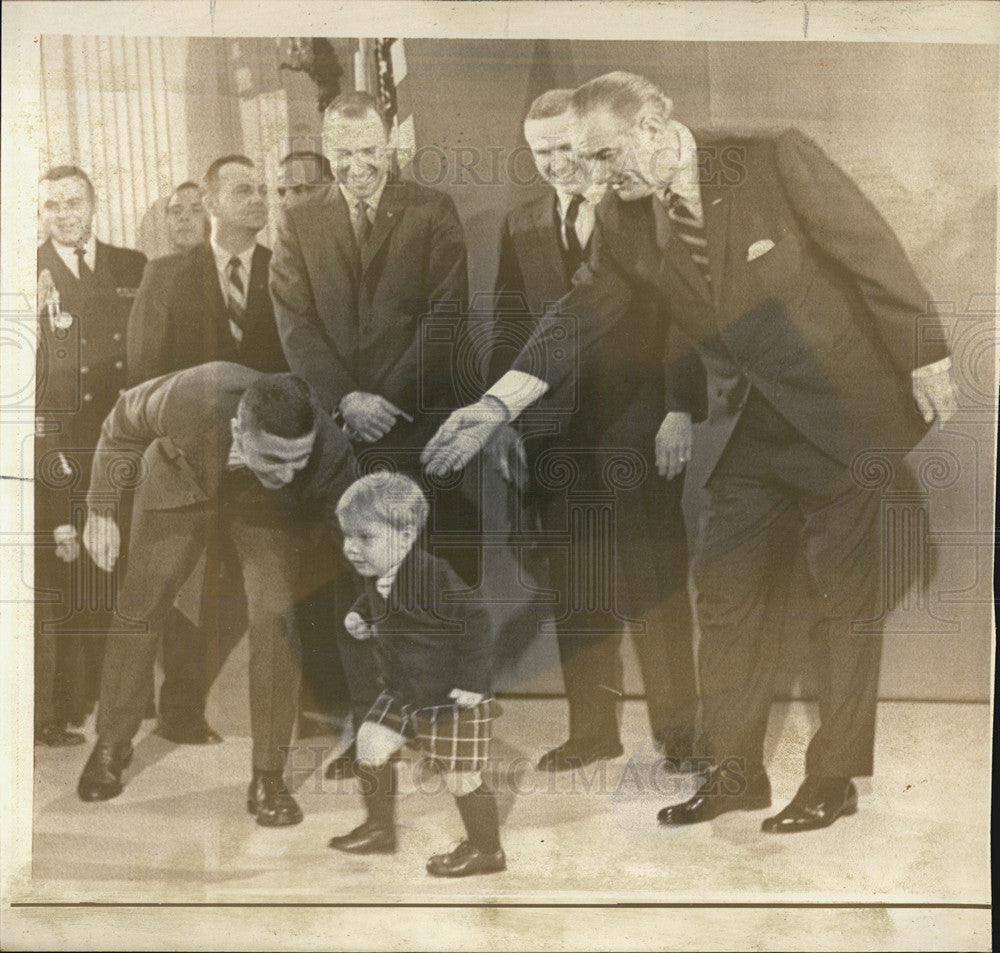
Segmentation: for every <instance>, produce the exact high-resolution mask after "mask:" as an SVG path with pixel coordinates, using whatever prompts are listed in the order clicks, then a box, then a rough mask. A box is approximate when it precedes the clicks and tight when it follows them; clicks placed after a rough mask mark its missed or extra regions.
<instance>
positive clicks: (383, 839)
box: [329, 821, 396, 854]
mask: <svg viewBox="0 0 1000 953" xmlns="http://www.w3.org/2000/svg"><path fill="white" fill-rule="evenodd" d="M329 846H330V847H333V848H335V849H336V850H342V851H345V852H346V853H348V854H392V853H394V852H395V850H396V828H395V827H392V826H391V825H390V826H388V827H387V826H385V825H384V824H373V823H372V822H371V821H365V822H364V824H361V825H360V826H359V827H355V828H354V830H353V831H351V833H350V834H342V835H341V836H340V837H331V838H330V845H329Z"/></svg>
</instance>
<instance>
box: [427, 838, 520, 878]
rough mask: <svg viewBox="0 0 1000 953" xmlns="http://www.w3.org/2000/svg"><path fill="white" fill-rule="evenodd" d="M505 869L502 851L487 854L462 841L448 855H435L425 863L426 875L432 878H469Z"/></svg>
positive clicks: (505, 860) (505, 864)
mask: <svg viewBox="0 0 1000 953" xmlns="http://www.w3.org/2000/svg"><path fill="white" fill-rule="evenodd" d="M506 869H507V858H506V857H505V856H504V852H503V850H497V851H494V852H493V853H487V852H486V851H482V850H480V849H479V848H478V847H474V846H473V845H472V844H470V843H469V841H467V840H464V841H462V843H461V844H459V845H458V847H456V848H455V849H454V850H453V851H452V852H451V853H450V854H435V855H434V856H433V857H432V858H431V859H430V860H429V861H427V873H429V874H430V875H431V876H432V877H469V876H471V875H472V874H494V873H497V872H498V871H501V870H506Z"/></svg>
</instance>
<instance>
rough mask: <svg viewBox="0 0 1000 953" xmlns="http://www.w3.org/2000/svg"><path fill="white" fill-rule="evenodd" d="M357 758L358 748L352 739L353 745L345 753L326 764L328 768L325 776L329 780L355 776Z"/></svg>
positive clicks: (340, 779)
mask: <svg viewBox="0 0 1000 953" xmlns="http://www.w3.org/2000/svg"><path fill="white" fill-rule="evenodd" d="M357 760H358V749H357V746H356V745H355V744H354V742H353V741H352V742H351V746H350V747H349V748H348V749H347V750H346V751H345V752H344V753H343V754H339V755H337V757H336V758H334V759H333V760H332V761H331V762H330V763H329V764H328V765H327V766H326V770H325V771H324V772H323V777H325V778H326V779H327V780H328V781H343V780H344V778H353V777H354V769H355V766H356V765H357Z"/></svg>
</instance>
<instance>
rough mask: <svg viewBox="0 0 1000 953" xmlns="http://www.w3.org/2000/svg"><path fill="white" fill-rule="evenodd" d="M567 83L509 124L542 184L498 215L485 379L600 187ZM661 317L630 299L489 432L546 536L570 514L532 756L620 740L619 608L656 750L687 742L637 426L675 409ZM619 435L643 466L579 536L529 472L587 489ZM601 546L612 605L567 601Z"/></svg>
mask: <svg viewBox="0 0 1000 953" xmlns="http://www.w3.org/2000/svg"><path fill="white" fill-rule="evenodd" d="M572 95H573V91H572V90H568V89H554V90H549V91H548V92H546V93H543V94H542V95H541V96H539V97H538V98H537V99H536V100H535V101H534V102H533V103H532V105H531V107H530V109H529V110H528V114H527V116H526V118H525V121H524V136H525V140H526V141H527V143H528V146H529V148H530V149H531V152H532V156H533V157H534V160H535V165H536V167H537V169H538V172H539V175H540V176H541V177H542V178H543V179H544V180H545V182H546V183H547V184H548V185H550V186H551V191H549V192H547V194H545V195H543V196H541V197H539V198H536V199H532V200H530V201H528V202H526V203H524V204H523V205H520V206H518V207H517V208H515V209H514V210H512V211H511V212H510V213H508V215H507V216H506V218H505V220H504V224H503V229H502V231H501V239H500V264H499V269H498V274H497V281H496V286H495V290H496V302H497V308H498V311H497V316H496V323H495V328H494V341H495V346H494V347H493V349H492V353H491V357H490V380H491V382H492V381H494V380H496V379H497V378H498V377H499V376H500V375H501V374H502V373H503V371H505V370H506V369H507V368H508V367H509V366H510V363H511V361H512V360H513V359H514V358H515V357H516V356H517V353H518V352H519V351H520V349H521V347H522V346H523V345H524V343H525V342H526V340H527V338H528V336H529V335H530V333H531V331H532V330H533V329H534V326H535V324H536V321H537V319H538V317H540V316H541V315H542V314H543V313H544V310H545V308H546V306H547V305H548V306H552V305H553V304H554V303H555V302H557V301H558V300H559V299H560V298H562V297H563V296H564V295H565V294H566V292H567V291H569V288H570V283H571V279H572V277H573V275H574V273H575V272H576V270H577V269H578V267H579V266H580V264H581V263H582V262H583V260H584V258H585V254H586V251H587V250H588V249H589V245H590V240H591V234H592V232H593V230H594V223H595V210H596V206H597V203H598V202H599V201H600V199H601V197H602V196H603V194H604V189H603V187H602V186H593V185H592V184H591V183H589V182H588V180H587V177H586V174H585V172H586V170H585V169H584V168H583V167H582V166H581V164H580V163H579V161H578V160H577V157H576V153H575V142H574V117H573V113H572V109H571V103H572ZM665 328H666V322H665V321H664V320H663V319H662V317H661V315H660V313H659V309H658V306H657V303H656V301H655V300H653V299H651V298H649V297H645V298H643V299H640V300H637V301H636V302H635V304H634V307H633V309H632V314H630V316H629V320H628V321H625V322H623V323H622V324H621V326H620V327H619V329H618V330H617V332H616V333H615V334H613V335H611V336H609V337H608V338H607V339H606V340H605V341H604V342H603V346H602V355H603V360H602V362H601V363H599V364H593V365H592V366H591V367H590V369H589V370H590V372H589V373H588V375H587V376H586V377H585V378H582V379H581V380H580V382H579V383H580V390H579V393H578V394H574V393H572V389H571V388H561V389H557V390H555V391H553V392H550V393H548V394H546V395H545V396H544V397H543V398H542V399H541V400H540V401H539V402H538V404H537V405H536V406H535V407H533V408H532V409H531V410H530V412H528V413H526V414H525V415H522V416H521V417H520V418H519V419H518V431H517V432H516V433H515V432H514V431H513V430H510V429H508V430H506V431H505V432H504V433H503V434H501V435H500V437H499V439H495V440H494V443H493V445H492V446H491V451H492V452H493V453H494V454H495V455H496V456H497V458H498V463H499V465H500V467H501V470H502V471H503V472H506V473H507V474H508V475H510V469H509V468H510V466H511V463H514V462H516V459H517V457H518V456H520V457H521V458H523V459H524V462H525V469H526V475H527V476H528V482H527V485H526V486H524V487H522V488H519V489H521V490H522V491H523V493H524V497H523V500H524V503H525V507H526V510H527V512H528V513H529V514H531V517H532V519H529V522H534V521H535V520H537V522H538V525H539V528H540V530H541V532H542V534H543V537H544V535H549V536H550V537H551V538H553V539H555V538H557V537H558V538H562V537H564V535H565V533H566V530H567V528H568V527H570V526H573V527H576V531H575V537H579V538H575V537H574V538H571V541H570V544H569V545H570V547H571V550H570V549H567V548H566V547H564V546H552V547H546V549H548V551H549V552H550V553H551V558H550V572H549V583H550V585H552V586H553V587H554V588H555V589H556V591H557V592H558V593H559V595H560V600H559V604H558V605H557V607H556V608H555V625H556V632H557V637H558V645H559V656H560V662H561V666H562V672H563V680H564V682H565V686H566V696H567V701H568V702H569V737H568V739H567V741H566V742H565V743H564V744H562V745H560V746H559V747H557V748H555V749H553V750H551V751H549V752H548V753H546V754H545V755H544V756H543V757H542V759H541V761H540V762H539V765H538V766H539V768H540V769H543V770H567V769H572V768H576V767H582V766H584V765H586V764H590V763H591V762H593V761H595V760H598V759H600V758H613V757H617V756H618V755H620V754H621V753H622V745H621V739H620V733H619V730H618V718H617V707H618V702H619V701H620V698H621V693H622V679H621V661H620V658H619V653H618V645H619V643H620V641H621V630H622V628H623V626H624V625H625V624H626V622H627V621H632V622H635V623H639V625H640V626H641V628H638V627H633V630H634V631H635V644H636V649H637V655H638V658H639V663H640V668H641V671H642V677H643V683H644V686H645V692H646V702H647V709H648V714H649V721H650V727H651V729H652V732H653V736H654V739H655V741H656V743H657V746H658V747H659V748H660V750H661V751H662V752H663V753H664V754H665V755H666V756H667V758H668V759H670V761H671V762H675V761H676V762H679V761H682V760H683V759H684V758H687V757H689V756H690V754H691V744H692V741H693V728H694V717H695V714H696V691H695V678H694V658H693V633H692V626H691V610H690V605H689V601H688V596H687V590H686V583H687V543H686V539H685V534H684V522H683V514H682V512H681V491H682V487H683V478H682V477H679V476H678V477H676V478H675V479H673V480H669V481H665V480H663V479H662V478H661V477H660V476H659V475H658V474H657V472H656V465H655V460H654V459H653V444H654V439H653V438H654V436H655V434H656V431H657V428H658V427H659V425H660V423H661V421H662V420H663V418H664V416H665V415H666V414H667V413H668V412H673V413H675V414H676V416H677V417H681V416H682V415H684V414H686V413H687V410H688V407H687V406H686V405H682V404H681V403H678V402H676V401H674V400H673V399H672V398H673V395H672V394H671V395H668V393H667V388H666V375H665V373H664V368H663V364H662V359H663V348H664V340H663V334H664V332H665ZM687 416H688V418H689V417H690V415H689V414H688V415H687ZM688 425H689V423H688ZM621 449H624V450H625V451H626V452H627V453H631V452H634V451H639V452H640V453H641V454H643V455H644V456H645V457H646V458H647V459H645V460H644V468H645V469H644V474H643V477H642V479H641V480H640V481H638V483H637V485H635V486H629V487H623V486H617V487H615V488H614V497H615V507H614V517H613V518H614V527H613V533H612V535H611V538H610V539H607V540H598V539H596V538H590V539H588V538H586V534H587V533H589V534H590V535H593V532H594V530H595V529H596V527H594V526H593V525H592V524H589V523H587V522H582V523H578V522H577V521H576V520H574V519H573V518H572V517H571V516H570V513H569V506H570V505H571V503H570V498H569V497H568V496H567V492H566V488H564V487H563V488H552V487H547V486H546V482H547V481H546V479H545V473H546V471H547V470H548V469H549V468H551V467H552V466H553V465H554V464H556V462H557V461H559V462H560V463H563V464H571V465H572V466H573V467H574V469H575V470H576V471H577V473H578V481H577V483H576V485H575V486H573V487H572V493H581V492H584V491H585V490H590V491H591V492H593V493H601V492H602V491H605V490H606V489H607V487H606V486H605V485H604V482H605V479H606V476H607V473H608V467H609V465H611V464H613V462H614V461H615V459H616V451H618V450H621ZM581 533H583V534H584V535H581ZM543 545H544V538H543ZM605 549H608V550H613V554H614V556H615V558H614V559H613V560H611V561H610V562H608V563H607V565H610V566H611V570H610V571H611V573H612V577H611V578H610V580H609V581H610V583H611V587H612V589H613V591H614V594H615V595H614V610H613V611H612V612H611V613H593V612H591V613H583V612H581V611H580V606H574V605H573V602H574V596H573V595H571V593H572V592H573V588H572V581H571V580H572V577H573V576H574V575H575V574H576V573H577V569H578V568H579V567H581V566H583V565H586V564H587V563H588V562H591V563H593V564H595V565H601V564H602V563H604V560H603V559H602V558H601V557H602V555H607V554H605V553H604V552H603V551H604V550H605ZM584 576H585V578H589V576H587V574H584ZM581 596H582V598H583V600H584V601H592V600H593V597H594V593H593V592H590V593H577V594H576V597H575V599H576V600H580V598H581Z"/></svg>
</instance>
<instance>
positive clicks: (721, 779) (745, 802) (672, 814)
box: [656, 765, 771, 824]
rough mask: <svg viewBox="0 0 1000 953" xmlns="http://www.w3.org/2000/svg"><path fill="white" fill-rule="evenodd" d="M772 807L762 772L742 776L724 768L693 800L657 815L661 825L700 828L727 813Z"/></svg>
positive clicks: (710, 775)
mask: <svg viewBox="0 0 1000 953" xmlns="http://www.w3.org/2000/svg"><path fill="white" fill-rule="evenodd" d="M770 806H771V782H770V781H769V780H768V778H767V772H765V771H764V769H763V768H755V769H753V770H752V771H750V772H747V773H744V772H741V771H738V770H735V769H734V768H733V767H732V766H729V765H726V766H723V767H721V768H716V769H715V770H714V771H712V772H711V774H709V775H708V777H707V778H706V779H705V781H704V782H703V783H702V785H701V787H699V788H698V790H697V791H696V792H695V795H694V797H692V798H689V799H688V800H687V801H683V802H681V803H680V804H671V805H670V807H665V808H663V810H662V811H660V813H659V814H657V815H656V817H657V820H659V822H660V823H661V824H699V823H701V822H702V821H710V820H712V819H713V818H716V817H718V816H719V815H720V814H725V813H726V812H727V811H759V810H761V808H765V807H770Z"/></svg>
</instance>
